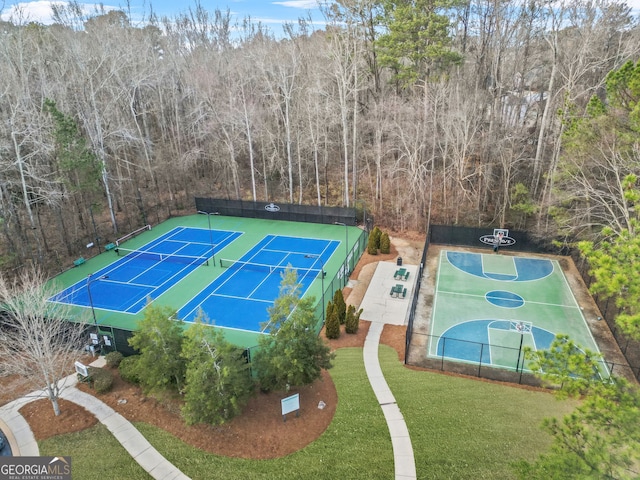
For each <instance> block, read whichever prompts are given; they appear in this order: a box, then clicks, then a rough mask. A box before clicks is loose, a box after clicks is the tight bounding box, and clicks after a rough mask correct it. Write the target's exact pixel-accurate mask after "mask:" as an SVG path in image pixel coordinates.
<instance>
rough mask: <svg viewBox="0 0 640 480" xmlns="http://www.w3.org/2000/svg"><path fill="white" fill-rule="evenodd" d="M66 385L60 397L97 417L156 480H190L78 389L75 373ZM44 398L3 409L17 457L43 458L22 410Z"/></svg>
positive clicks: (105, 407) (0, 415)
mask: <svg viewBox="0 0 640 480" xmlns="http://www.w3.org/2000/svg"><path fill="white" fill-rule="evenodd" d="M100 361H102V362H104V358H102V357H101V358H100V359H99V360H97V362H100ZM95 363H96V362H94V364H95ZM100 366H101V365H100ZM62 382H65V385H66V387H65V388H64V390H63V391H62V394H61V395H60V396H61V398H64V399H65V400H68V401H70V402H73V403H76V404H78V405H80V406H81V407H83V408H85V409H86V410H88V411H89V412H91V413H92V414H93V415H95V417H96V418H97V419H98V421H99V422H100V423H102V424H103V425H104V426H105V427H107V429H108V430H109V431H110V432H111V433H112V434H113V436H114V437H115V438H116V440H118V442H120V443H121V444H122V446H123V447H124V448H125V449H126V450H127V452H129V454H130V455H131V457H132V458H133V459H134V460H135V461H136V462H138V464H139V465H140V466H141V467H142V468H143V469H144V470H146V471H147V473H149V475H151V476H152V477H153V478H155V479H156V480H178V479H179V480H189V477H187V476H186V475H185V474H184V473H182V472H181V471H180V470H179V469H178V468H176V467H175V466H174V465H173V464H172V463H170V462H169V461H167V459H166V458H164V457H163V456H162V455H161V454H160V453H159V452H158V451H157V450H156V449H155V448H154V447H153V446H152V445H151V444H150V443H149V442H148V441H147V439H146V438H144V436H143V435H142V434H141V433H140V432H139V431H138V430H137V429H136V428H135V427H134V426H133V425H132V424H131V423H130V422H129V421H128V420H127V419H126V418H124V417H123V416H122V415H120V414H119V413H118V412H116V411H115V410H114V409H112V408H111V407H109V406H108V405H107V404H105V403H104V402H102V401H101V400H99V399H97V398H96V397H94V396H93V395H89V394H87V393H84V392H81V391H80V390H78V389H77V388H76V387H75V384H76V383H77V377H76V375H75V374H73V375H69V376H68V377H67V378H66V379H64V380H62ZM41 398H43V396H42V395H40V394H39V393H38V392H34V394H32V395H28V396H26V397H22V398H19V399H17V400H14V401H13V402H9V403H8V404H6V405H4V406H2V407H0V419H1V420H0V427H3V428H2V431H3V432H5V434H6V435H7V438H8V439H9V444H10V445H11V450H12V453H13V455H14V456H38V455H40V451H39V449H38V443H37V442H36V439H35V437H34V436H33V432H32V431H31V428H30V427H29V424H28V423H27V421H26V420H25V419H24V417H23V416H22V415H21V414H20V412H19V411H18V410H20V408H22V406H23V405H25V404H26V403H29V402H32V401H34V400H38V399H41ZM2 423H4V425H2ZM5 426H6V428H4V427H5Z"/></svg>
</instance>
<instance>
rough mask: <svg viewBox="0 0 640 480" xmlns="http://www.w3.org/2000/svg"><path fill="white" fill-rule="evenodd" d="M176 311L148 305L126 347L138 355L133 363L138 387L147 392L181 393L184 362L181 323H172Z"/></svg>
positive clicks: (176, 321)
mask: <svg viewBox="0 0 640 480" xmlns="http://www.w3.org/2000/svg"><path fill="white" fill-rule="evenodd" d="M174 316H175V311H174V310H172V309H171V308H169V307H161V306H156V305H155V304H153V303H151V304H149V305H147V308H146V309H145V310H144V318H143V319H142V321H141V322H140V323H139V325H138V330H136V332H135V333H134V334H133V336H132V337H131V338H130V339H129V345H131V346H132V347H133V348H135V349H136V350H138V352H140V359H139V360H138V362H137V364H136V368H137V369H138V376H139V378H140V384H141V385H142V387H143V388H144V389H145V390H146V391H148V392H149V391H159V390H164V389H174V390H178V391H180V390H182V387H183V385H184V375H185V365H186V362H185V360H184V358H183V357H182V355H181V354H182V343H183V341H184V333H183V329H182V327H183V322H182V321H178V320H173V318H174Z"/></svg>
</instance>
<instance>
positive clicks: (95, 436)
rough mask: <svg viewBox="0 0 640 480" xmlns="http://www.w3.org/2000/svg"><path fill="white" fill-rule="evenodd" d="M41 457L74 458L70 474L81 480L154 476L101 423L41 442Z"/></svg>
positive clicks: (146, 479)
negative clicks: (67, 456) (68, 456)
mask: <svg viewBox="0 0 640 480" xmlns="http://www.w3.org/2000/svg"><path fill="white" fill-rule="evenodd" d="M38 448H39V449H40V455H43V456H63V455H64V456H66V455H70V456H71V474H72V477H73V478H78V479H82V480H105V479H108V480H111V479H114V480H115V479H120V478H122V479H125V478H126V479H127V480H138V479H140V480H148V479H149V478H151V476H150V475H149V474H148V473H147V472H145V471H144V469H143V468H142V467H141V466H140V465H138V463H137V462H136V461H135V460H134V459H133V458H131V455H129V453H128V452H127V451H126V450H125V449H124V447H123V446H122V445H120V442H118V441H117V440H116V439H115V437H114V436H113V435H111V432H110V431H109V430H107V427H105V426H104V425H102V424H101V423H98V424H97V425H94V426H93V427H91V428H87V429H86V430H82V431H81V432H75V433H68V434H66V435H58V436H56V437H52V438H48V439H47V440H42V441H40V442H38Z"/></svg>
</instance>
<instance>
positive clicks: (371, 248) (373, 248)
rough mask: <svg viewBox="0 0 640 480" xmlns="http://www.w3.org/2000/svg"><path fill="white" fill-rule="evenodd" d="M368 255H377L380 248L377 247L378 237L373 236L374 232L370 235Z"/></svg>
mask: <svg viewBox="0 0 640 480" xmlns="http://www.w3.org/2000/svg"><path fill="white" fill-rule="evenodd" d="M367 253H368V254H369V255H377V254H378V247H377V245H376V237H375V236H374V235H373V232H371V234H370V235H369V242H368V243H367Z"/></svg>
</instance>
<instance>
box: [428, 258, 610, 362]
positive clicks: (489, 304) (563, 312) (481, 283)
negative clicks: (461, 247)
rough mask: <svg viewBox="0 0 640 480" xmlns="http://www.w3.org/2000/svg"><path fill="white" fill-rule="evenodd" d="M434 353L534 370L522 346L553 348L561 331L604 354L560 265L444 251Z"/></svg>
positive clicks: (436, 299) (431, 353)
mask: <svg viewBox="0 0 640 480" xmlns="http://www.w3.org/2000/svg"><path fill="white" fill-rule="evenodd" d="M431 334H432V335H431V337H430V340H429V343H428V345H427V349H428V352H427V353H428V356H431V357H438V358H446V359H450V360H455V361H460V362H472V363H481V364H482V365H492V366H495V367H500V368H507V369H513V370H516V371H517V370H518V369H524V370H527V366H526V362H525V361H524V356H523V353H522V351H523V348H524V347H530V348H532V349H535V350H541V349H547V348H549V346H550V345H551V342H552V341H553V339H554V338H555V336H556V335H557V334H566V335H569V336H570V337H571V338H572V339H573V340H574V342H576V344H577V345H579V346H580V347H581V348H582V349H589V350H591V351H593V352H598V351H599V350H598V346H597V344H596V342H595V340H594V339H593V336H592V335H591V332H590V330H589V328H588V326H587V323H586V321H585V319H584V316H583V315H582V311H581V309H580V306H579V305H578V303H577V301H576V299H575V297H574V296H573V293H572V292H571V289H570V287H569V284H568V282H567V280H566V278H565V276H564V273H563V272H562V269H561V267H560V265H559V264H558V262H557V261H556V260H550V259H546V258H527V257H519V256H518V257H516V256H507V255H497V254H483V253H470V252H461V251H446V250H443V251H442V252H441V253H440V258H439V265H438V274H437V278H436V288H435V296H434V302H433V310H432V321H431Z"/></svg>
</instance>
